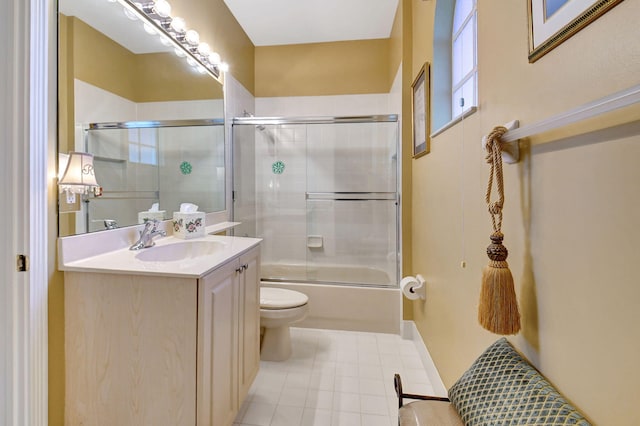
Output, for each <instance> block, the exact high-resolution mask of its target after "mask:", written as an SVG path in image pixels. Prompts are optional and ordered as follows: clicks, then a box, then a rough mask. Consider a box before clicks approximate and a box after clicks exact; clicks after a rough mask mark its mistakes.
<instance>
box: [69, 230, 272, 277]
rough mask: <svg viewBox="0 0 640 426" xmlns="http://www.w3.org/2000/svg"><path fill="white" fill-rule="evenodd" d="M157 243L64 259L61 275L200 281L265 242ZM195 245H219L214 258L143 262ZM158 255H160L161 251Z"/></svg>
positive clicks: (240, 239)
mask: <svg viewBox="0 0 640 426" xmlns="http://www.w3.org/2000/svg"><path fill="white" fill-rule="evenodd" d="M154 241H155V243H156V245H155V246H153V247H149V248H145V249H140V250H129V248H128V246H127V247H125V248H119V249H116V250H111V251H107V252H104V253H100V254H94V255H90V256H87V257H82V258H78V256H73V257H75V258H74V259H70V260H67V261H65V259H68V258H69V257H70V256H64V255H61V256H60V259H59V260H60V261H59V265H58V269H60V270H61V271H74V272H97V273H109V274H134V275H162V276H165V277H182V278H190V277H191V278H200V277H203V276H204V275H206V274H207V273H209V272H210V271H212V270H214V269H216V268H218V267H219V266H221V265H223V264H224V263H226V262H227V261H229V260H230V259H232V258H234V257H236V256H238V255H240V254H242V253H244V252H246V251H248V250H250V249H251V248H253V247H255V246H257V245H258V244H260V241H262V240H261V239H259V238H246V237H229V236H221V235H206V236H204V237H200V238H194V239H189V240H184V239H180V238H175V237H173V236H168V237H161V238H156V239H155V240H154ZM191 242H195V243H197V244H200V242H202V243H203V244H202V245H206V243H207V242H212V243H213V244H216V247H217V249H216V250H215V251H214V252H213V253H212V254H203V255H199V256H197V257H188V258H185V259H182V260H162V261H149V260H142V259H144V258H145V257H153V256H152V253H151V251H152V250H154V249H155V248H161V250H166V249H163V248H162V247H163V246H167V245H170V244H181V243H191ZM76 249H77V248H76ZM158 253H160V252H159V251H158ZM164 253H167V252H164ZM59 254H60V253H59Z"/></svg>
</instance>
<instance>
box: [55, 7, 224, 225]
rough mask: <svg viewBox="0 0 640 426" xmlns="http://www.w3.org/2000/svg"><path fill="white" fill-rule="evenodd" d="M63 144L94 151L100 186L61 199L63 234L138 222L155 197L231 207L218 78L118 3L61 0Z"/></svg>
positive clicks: (170, 204) (164, 202) (174, 206)
mask: <svg viewBox="0 0 640 426" xmlns="http://www.w3.org/2000/svg"><path fill="white" fill-rule="evenodd" d="M58 17H59V20H58V30H59V49H58V79H59V81H58V120H59V126H58V127H59V132H58V152H59V153H61V154H65V153H68V152H71V151H82V152H89V153H91V154H93V155H94V165H93V166H94V170H95V176H96V180H97V181H98V184H99V185H100V186H101V189H102V194H101V195H99V196H96V195H95V194H94V193H92V192H90V193H89V194H86V195H82V196H79V197H76V200H75V201H74V202H68V200H67V198H66V197H65V196H63V195H61V196H60V197H59V203H58V205H59V208H58V213H59V214H58V219H59V235H60V236H67V235H74V234H78V233H84V232H92V231H99V230H105V229H108V227H110V226H114V225H113V224H114V223H115V226H117V227H124V226H130V225H135V224H138V223H140V221H141V220H142V219H143V218H144V217H147V216H153V217H158V214H154V215H145V214H144V212H146V211H148V210H149V209H151V207H152V206H153V205H154V204H156V203H159V206H158V210H160V211H164V213H163V214H161V216H162V217H163V218H164V219H170V218H171V217H172V214H173V212H174V211H178V210H179V206H180V204H181V203H187V202H188V203H194V204H197V205H198V206H199V210H200V211H204V212H207V213H209V212H214V211H223V210H225V183H224V179H225V153H224V150H225V142H224V120H223V117H224V111H223V104H224V102H223V90H222V84H221V83H220V81H218V80H217V79H216V78H214V77H212V76H211V75H210V74H207V73H204V74H203V73H200V72H198V70H197V69H196V68H194V67H193V66H191V65H189V63H188V62H187V60H186V58H184V54H183V55H182V56H183V57H179V56H178V55H177V54H176V53H175V50H174V48H173V47H170V46H165V45H164V44H163V43H161V42H160V37H158V36H157V35H153V34H150V33H152V32H153V27H152V26H150V25H148V24H147V25H145V24H144V23H143V22H142V21H140V19H139V18H138V19H135V18H134V17H133V16H132V15H131V14H127V13H125V10H124V8H123V6H122V5H121V4H120V3H118V2H111V1H107V0H60V1H59V13H58Z"/></svg>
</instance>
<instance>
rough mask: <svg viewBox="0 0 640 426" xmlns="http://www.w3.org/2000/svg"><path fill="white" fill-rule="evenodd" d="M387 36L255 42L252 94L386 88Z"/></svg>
mask: <svg viewBox="0 0 640 426" xmlns="http://www.w3.org/2000/svg"><path fill="white" fill-rule="evenodd" d="M389 61H390V58H389V39H377V40H358V41H343V42H334V43H311V44H296V45H284V46H263V47H256V57H255V64H256V84H255V89H256V90H255V95H256V96H259V97H272V96H314V95H345V94H364V93H388V92H389V89H390V88H391V82H392V79H391V78H390V76H389V72H388V69H389V68H388V64H389Z"/></svg>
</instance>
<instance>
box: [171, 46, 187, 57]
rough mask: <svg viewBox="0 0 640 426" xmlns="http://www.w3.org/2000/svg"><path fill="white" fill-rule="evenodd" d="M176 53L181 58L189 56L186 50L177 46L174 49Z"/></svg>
mask: <svg viewBox="0 0 640 426" xmlns="http://www.w3.org/2000/svg"><path fill="white" fill-rule="evenodd" d="M173 51H174V53H175V54H176V55H177V56H178V57H179V58H184V57H185V56H187V54H186V53H184V50H182V49H180V48H178V47H176V48H175V49H173Z"/></svg>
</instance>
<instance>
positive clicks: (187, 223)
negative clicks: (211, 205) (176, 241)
mask: <svg viewBox="0 0 640 426" xmlns="http://www.w3.org/2000/svg"><path fill="white" fill-rule="evenodd" d="M173 236H174V237H177V238H184V239H189V238H196V237H204V212H195V213H180V212H174V213H173Z"/></svg>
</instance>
